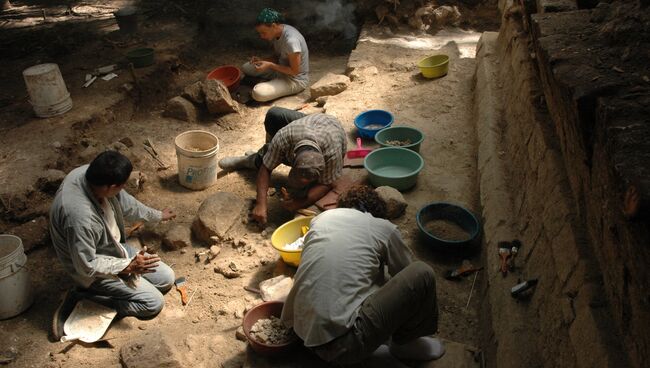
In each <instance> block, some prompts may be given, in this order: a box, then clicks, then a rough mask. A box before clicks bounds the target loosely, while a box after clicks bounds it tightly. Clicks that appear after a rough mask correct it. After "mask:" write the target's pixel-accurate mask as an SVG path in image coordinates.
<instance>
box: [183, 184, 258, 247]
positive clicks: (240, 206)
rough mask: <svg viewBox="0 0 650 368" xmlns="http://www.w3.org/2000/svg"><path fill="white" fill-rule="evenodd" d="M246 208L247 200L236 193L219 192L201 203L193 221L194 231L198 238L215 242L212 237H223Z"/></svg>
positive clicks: (205, 241) (209, 242) (207, 241)
mask: <svg viewBox="0 0 650 368" xmlns="http://www.w3.org/2000/svg"><path fill="white" fill-rule="evenodd" d="M245 209H246V202H245V201H244V200H243V199H241V198H239V197H238V196H237V195H236V194H233V193H230V192H217V193H215V194H213V195H211V196H210V197H208V198H206V199H205V200H204V201H203V203H201V206H200V207H199V210H198V211H197V214H196V218H195V219H194V222H193V223H192V233H193V234H194V236H195V237H196V239H198V240H200V241H202V242H204V243H206V244H213V243H214V240H213V239H211V237H213V236H216V237H218V238H219V239H223V238H224V237H225V235H226V233H227V232H228V230H230V228H231V227H232V226H233V225H234V224H235V223H236V222H237V221H239V219H240V216H241V215H242V213H243V212H244V210H245Z"/></svg>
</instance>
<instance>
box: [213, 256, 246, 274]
mask: <svg viewBox="0 0 650 368" xmlns="http://www.w3.org/2000/svg"><path fill="white" fill-rule="evenodd" d="M214 272H216V273H219V274H221V275H223V276H224V277H225V278H227V279H235V278H237V277H239V276H241V270H240V269H239V266H237V264H236V263H235V262H231V261H228V260H223V261H222V262H221V263H219V264H218V265H216V266H215V267H214Z"/></svg>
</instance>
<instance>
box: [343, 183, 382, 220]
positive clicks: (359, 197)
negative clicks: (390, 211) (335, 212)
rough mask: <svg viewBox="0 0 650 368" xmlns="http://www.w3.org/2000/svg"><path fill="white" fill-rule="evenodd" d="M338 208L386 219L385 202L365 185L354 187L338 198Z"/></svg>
mask: <svg viewBox="0 0 650 368" xmlns="http://www.w3.org/2000/svg"><path fill="white" fill-rule="evenodd" d="M338 207H343V208H355V209H357V210H359V211H361V212H369V213H370V214H371V215H373V216H375V217H380V218H386V213H387V209H386V202H384V200H383V199H381V198H380V197H379V194H377V192H375V190H374V189H372V188H371V187H369V186H367V185H355V186H353V187H352V188H350V189H348V191H347V192H345V193H343V194H342V195H341V196H340V197H339V201H338Z"/></svg>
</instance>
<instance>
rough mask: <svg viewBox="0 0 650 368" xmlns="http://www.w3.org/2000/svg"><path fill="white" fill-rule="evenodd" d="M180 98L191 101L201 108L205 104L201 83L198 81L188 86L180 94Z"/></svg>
mask: <svg viewBox="0 0 650 368" xmlns="http://www.w3.org/2000/svg"><path fill="white" fill-rule="evenodd" d="M181 97H184V98H186V99H188V100H189V101H191V102H192V103H194V104H196V105H198V106H201V105H203V104H204V103H205V92H204V91H203V83H202V82H201V81H198V82H196V83H194V84H190V85H189V86H187V87H185V89H183V93H181Z"/></svg>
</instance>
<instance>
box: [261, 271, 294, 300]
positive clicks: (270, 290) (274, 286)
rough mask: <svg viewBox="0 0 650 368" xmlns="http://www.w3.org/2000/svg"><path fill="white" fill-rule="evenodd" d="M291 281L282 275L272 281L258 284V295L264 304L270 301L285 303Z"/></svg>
mask: <svg viewBox="0 0 650 368" xmlns="http://www.w3.org/2000/svg"><path fill="white" fill-rule="evenodd" d="M292 286H293V279H292V278H291V277H287V276H284V275H280V276H276V277H274V278H272V279H268V280H264V281H262V282H260V295H261V296H262V300H264V301H265V302H268V301H272V300H279V301H282V302H283V301H285V299H287V295H289V291H291V287H292Z"/></svg>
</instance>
